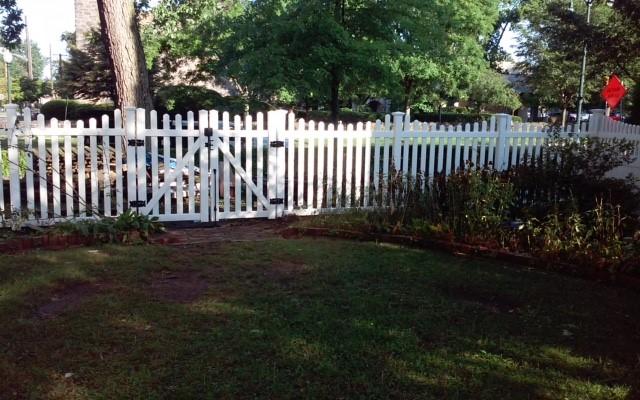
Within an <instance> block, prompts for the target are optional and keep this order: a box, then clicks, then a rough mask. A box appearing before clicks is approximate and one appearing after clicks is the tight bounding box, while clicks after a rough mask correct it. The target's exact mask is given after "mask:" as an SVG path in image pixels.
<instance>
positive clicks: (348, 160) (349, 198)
mask: <svg viewBox="0 0 640 400" xmlns="http://www.w3.org/2000/svg"><path fill="white" fill-rule="evenodd" d="M353 136H354V130H353V124H347V137H346V142H347V144H346V146H345V163H344V205H343V207H346V208H348V207H351V206H352V203H353V200H354V199H353Z"/></svg>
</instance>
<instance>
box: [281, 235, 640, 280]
mask: <svg viewBox="0 0 640 400" xmlns="http://www.w3.org/2000/svg"><path fill="white" fill-rule="evenodd" d="M281 233H282V236H283V237H285V238H292V237H295V236H311V237H329V238H340V239H350V240H360V241H376V242H383V243H391V244H398V245H403V246H410V247H415V248H421V249H428V250H435V251H442V252H446V253H448V254H454V255H470V256H476V257H481V258H484V259H492V260H500V261H505V262H509V263H512V264H517V265H521V266H527V267H532V268H536V269H540V270H546V271H554V272H558V273H562V274H563V275H570V276H574V277H579V278H585V279H590V280H595V281H598V282H603V283H607V284H612V285H615V286H621V287H625V288H628V289H632V290H636V291H640V278H636V277H634V276H630V275H627V274H622V273H620V274H615V275H614V274H611V273H609V272H607V271H602V270H597V269H594V268H584V267H578V266H575V265H572V264H568V263H560V262H553V263H552V264H550V263H549V261H548V260H544V259H541V258H539V257H535V256H533V255H531V254H523V253H513V252H509V251H505V250H495V249H490V248H487V247H484V246H478V245H470V244H465V243H458V242H451V241H447V240H437V239H426V238H419V237H414V236H408V235H392V234H375V233H366V232H359V231H352V230H347V229H334V228H297V227H289V228H286V229H285V230H283V231H282V232H281Z"/></svg>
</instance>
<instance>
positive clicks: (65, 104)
mask: <svg viewBox="0 0 640 400" xmlns="http://www.w3.org/2000/svg"><path fill="white" fill-rule="evenodd" d="M113 110H114V107H113V105H111V104H91V103H81V102H79V101H75V100H50V101H48V102H46V103H45V104H43V105H42V107H40V113H41V114H43V115H44V117H45V118H46V119H51V118H57V119H58V120H61V121H62V120H72V121H75V120H83V121H88V120H89V119H91V118H95V119H97V120H98V121H100V119H101V118H102V116H103V115H104V114H107V115H109V116H110V117H113Z"/></svg>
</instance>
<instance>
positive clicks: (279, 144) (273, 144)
mask: <svg viewBox="0 0 640 400" xmlns="http://www.w3.org/2000/svg"><path fill="white" fill-rule="evenodd" d="M269 145H270V146H271V147H284V141H282V140H274V141H273V142H271V143H269Z"/></svg>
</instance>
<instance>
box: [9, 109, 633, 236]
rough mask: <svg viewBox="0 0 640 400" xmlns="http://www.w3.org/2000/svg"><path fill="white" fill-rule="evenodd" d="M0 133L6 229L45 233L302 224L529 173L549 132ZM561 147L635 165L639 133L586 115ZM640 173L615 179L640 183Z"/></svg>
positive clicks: (115, 129)
mask: <svg viewBox="0 0 640 400" xmlns="http://www.w3.org/2000/svg"><path fill="white" fill-rule="evenodd" d="M7 124H8V125H7V126H8V127H9V129H5V130H0V165H2V166H3V168H0V182H1V184H0V215H1V216H2V219H3V221H4V222H5V223H18V222H19V223H24V222H25V221H28V222H29V223H35V224H51V223H54V222H57V221H61V220H68V219H75V218H93V217H96V216H115V215H119V214H122V213H123V212H124V211H126V210H128V209H133V210H135V211H138V212H141V213H145V214H148V215H152V216H157V217H159V218H160V219H161V220H164V221H180V220H186V221H212V220H220V219H229V218H252V217H269V218H275V217H279V216H282V215H285V214H298V215H308V214H315V213H318V212H322V211H332V210H342V209H346V208H351V207H369V206H372V205H373V204H374V196H373V194H374V193H380V192H381V191H384V190H385V184H386V182H387V179H388V178H389V176H390V175H393V174H397V173H400V174H404V175H411V176H413V177H416V178H418V177H420V178H421V179H422V181H423V182H424V181H425V180H427V179H430V178H433V177H434V176H436V175H437V174H450V173H451V172H453V171H456V170H461V169H465V168H471V167H477V166H481V167H485V166H493V167H495V168H496V169H499V170H503V169H508V168H511V167H513V166H515V165H518V164H520V163H524V162H532V161H535V160H540V159H541V158H542V157H544V156H545V153H546V152H547V151H548V147H547V146H548V144H549V140H550V130H549V128H548V127H546V126H544V125H543V124H513V123H512V121H511V117H510V116H509V115H505V114H497V115H495V116H493V117H491V119H490V120H488V121H483V122H481V123H474V124H466V125H457V126H442V125H436V124H434V123H422V122H418V121H411V120H410V117H409V116H408V115H404V114H403V113H394V114H393V115H387V116H386V118H385V120H384V121H377V122H375V123H366V124H363V123H358V124H356V125H351V124H349V125H346V126H344V125H342V124H338V125H337V126H334V125H332V124H324V123H315V122H313V121H304V120H297V121H296V120H295V119H294V116H293V114H287V113H286V112H285V111H271V112H269V113H267V115H264V114H262V113H258V114H257V115H256V116H255V117H252V116H246V117H244V118H242V117H240V116H235V117H234V118H233V119H231V118H230V116H229V114H228V113H222V114H220V113H218V112H217V111H200V112H199V113H198V114H197V117H196V115H195V114H194V113H192V112H190V113H188V115H187V118H186V120H184V121H183V120H182V117H181V116H180V115H176V116H175V118H173V119H171V118H170V116H169V115H164V116H162V118H161V119H159V116H158V115H157V113H156V112H155V111H152V112H150V113H149V114H147V113H146V112H145V111H144V110H142V109H137V110H136V109H133V108H128V109H126V110H125V113H124V115H122V114H121V113H120V111H118V110H117V111H115V112H114V115H113V117H112V118H110V117H108V116H106V115H105V116H103V117H102V119H101V120H100V121H96V120H94V119H91V120H89V121H88V123H87V124H85V123H84V122H83V121H77V122H76V123H75V124H72V123H71V122H70V121H64V122H59V121H57V120H55V119H52V120H50V121H48V122H47V123H45V120H44V117H43V116H42V115H38V116H37V118H36V121H35V123H32V122H31V113H30V110H29V109H24V110H23V112H22V118H21V119H20V118H19V117H18V110H17V107H16V106H11V105H10V106H8V107H7ZM577 128H578V127H577V126H570V127H568V128H567V129H565V130H563V131H561V132H559V134H560V135H561V136H569V135H572V134H574V133H578V132H580V134H583V135H591V136H598V137H602V138H604V139H605V140H611V139H613V138H621V139H627V140H630V141H632V142H633V143H634V144H635V156H636V157H638V156H640V127H638V126H633V125H628V124H624V123H619V122H615V121H612V120H610V119H609V118H607V117H605V116H604V113H603V112H602V110H595V112H594V114H593V116H592V118H591V121H590V123H589V124H588V125H587V124H583V126H582V127H581V128H582V129H580V130H578V129H577ZM639 169H640V164H639V162H638V161H636V162H635V163H634V164H632V165H630V166H626V167H623V168H619V169H618V170H616V171H614V174H615V175H616V176H625V175H627V174H628V173H635V174H636V175H639V172H640V171H639Z"/></svg>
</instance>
